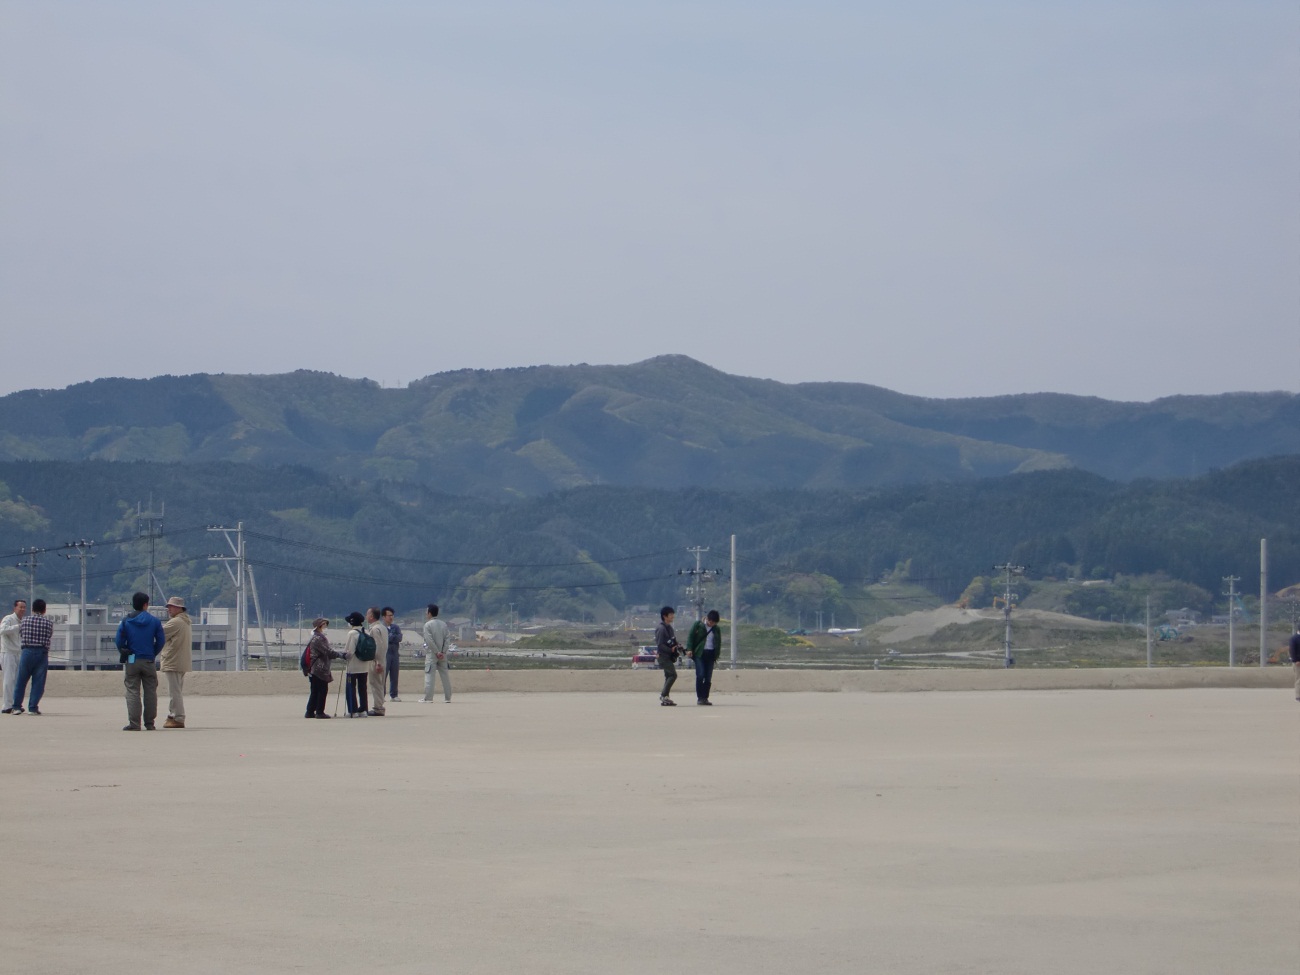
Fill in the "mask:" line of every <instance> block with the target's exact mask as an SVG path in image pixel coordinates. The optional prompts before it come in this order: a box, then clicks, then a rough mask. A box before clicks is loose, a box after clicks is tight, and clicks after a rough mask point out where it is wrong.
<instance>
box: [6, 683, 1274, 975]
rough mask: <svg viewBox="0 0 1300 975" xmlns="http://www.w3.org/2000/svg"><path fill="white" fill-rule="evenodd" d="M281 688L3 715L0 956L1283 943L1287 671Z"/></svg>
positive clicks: (768, 956)
mask: <svg viewBox="0 0 1300 975" xmlns="http://www.w3.org/2000/svg"><path fill="white" fill-rule="evenodd" d="M687 696H689V695H687ZM683 699H685V698H683ZM331 703H332V699H331ZM301 706H302V701H301V698H299V697H294V698H289V697H274V696H262V697H223V696H217V697H210V698H195V699H194V700H192V701H191V706H190V712H191V713H190V724H191V727H189V728H187V729H185V730H184V731H159V732H155V733H139V734H125V733H123V732H121V731H119V730H117V729H118V728H120V726H121V725H122V724H123V723H124V714H123V711H124V708H123V705H122V702H121V701H120V700H117V699H113V698H104V697H82V698H59V697H55V698H50V699H47V701H46V708H45V709H46V711H47V714H46V715H45V716H42V717H30V716H21V717H8V716H0V784H2V788H3V798H2V799H0V835H3V836H4V837H5V842H6V848H5V852H6V866H7V874H8V880H9V882H8V883H7V884H6V885H5V886H4V888H3V890H4V893H3V895H0V898H2V899H0V905H2V906H0V944H3V945H4V946H5V957H6V959H7V964H6V969H7V970H12V971H21V972H27V973H45V972H51V973H52V972H59V973H67V972H94V973H97V975H111V973H119V972H121V973H126V972H131V973H136V972H164V973H167V972H176V973H189V972H214V973H215V972H222V973H230V972H241V973H243V972H296V971H305V972H344V971H351V972H417V971H418V972H426V971H442V972H456V973H478V972H529V973H533V972H548V973H549V972H555V973H560V972H565V973H568V972H592V973H596V972H600V973H609V972H632V973H642V972H644V973H652V972H653V973H661V972H679V971H683V970H691V971H701V972H751V973H767V972H772V973H781V975H790V973H803V972H846V973H847V972H853V973H862V972H879V973H910V972H915V973H927V975H929V973H958V972H960V973H999V975H1006V973H1021V972H1023V973H1034V975H1043V973H1065V975H1069V973H1079V975H1083V973H1087V975H1096V973H1112V972H1123V973H1155V972H1161V973H1163V972H1168V973H1178V975H1189V973H1191V975H1195V973H1211V972H1213V973H1216V975H1217V973H1223V972H1251V973H1274V972H1278V973H1282V972H1285V973H1287V975H1294V973H1295V972H1296V971H1297V969H1298V968H1300V938H1298V937H1297V933H1296V922H1295V912H1296V905H1297V903H1300V827H1298V825H1297V814H1298V813H1300V756H1298V753H1297V743H1298V741H1300V739H1298V738H1297V733H1296V732H1297V720H1300V706H1298V705H1297V704H1296V702H1295V700H1294V699H1293V695H1292V694H1291V693H1290V692H1289V689H1288V690H1258V689H1191V690H1162V691H1150V690H1130V691H1124V692H1115V691H1077V690H1076V691H1032V690H1021V691H986V692H983V693H978V694H974V693H945V692H937V693H932V694H852V693H847V694H808V693H791V694H731V695H723V696H722V697H720V698H719V700H718V704H717V706H715V707H713V708H707V709H706V708H698V707H695V706H694V705H685V706H682V707H678V708H675V709H668V708H660V707H657V706H656V704H655V701H654V697H653V695H645V694H639V695H633V694H615V693H597V692H589V693H583V694H511V693H500V692H497V693H493V692H484V693H479V694H466V695H463V696H459V697H457V699H456V700H455V701H454V702H453V703H452V704H451V705H444V704H441V703H438V704H434V705H420V704H417V703H414V702H411V703H406V702H403V703H401V704H395V705H393V706H391V707H390V709H389V717H386V718H367V719H364V720H361V721H347V720H342V719H340V720H335V721H304V720H303V719H302V717H301V713H302V712H301ZM10 966H12V967H10Z"/></svg>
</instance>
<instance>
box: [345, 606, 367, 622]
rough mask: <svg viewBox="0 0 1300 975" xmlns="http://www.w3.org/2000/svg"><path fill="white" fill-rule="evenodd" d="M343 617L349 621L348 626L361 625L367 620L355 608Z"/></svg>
mask: <svg viewBox="0 0 1300 975" xmlns="http://www.w3.org/2000/svg"><path fill="white" fill-rule="evenodd" d="M343 618H344V619H345V620H347V621H348V626H360V625H361V624H362V623H364V622H365V621H366V618H365V617H364V616H362V615H361V614H360V613H358V612H356V611H355V610H354V611H352V612H351V613H348V615H347V616H345V617H343Z"/></svg>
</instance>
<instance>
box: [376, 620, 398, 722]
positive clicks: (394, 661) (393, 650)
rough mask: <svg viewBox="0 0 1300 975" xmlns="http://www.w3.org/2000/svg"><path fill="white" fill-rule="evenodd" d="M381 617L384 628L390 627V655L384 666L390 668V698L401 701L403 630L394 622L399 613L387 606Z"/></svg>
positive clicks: (386, 658) (385, 659)
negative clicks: (399, 674)
mask: <svg viewBox="0 0 1300 975" xmlns="http://www.w3.org/2000/svg"><path fill="white" fill-rule="evenodd" d="M379 615H380V618H381V619H383V621H384V626H386V627H388V655H387V656H386V657H385V658H384V666H386V667H387V668H388V698H389V700H391V701H400V700H401V698H400V697H398V696H397V677H398V671H400V670H401V667H402V628H401V627H400V626H398V625H397V623H396V621H395V620H394V617H395V616H396V615H397V613H396V611H395V610H394V609H393V607H391V606H385V607H384V608H383V609H382V610H381V611H380V614H379Z"/></svg>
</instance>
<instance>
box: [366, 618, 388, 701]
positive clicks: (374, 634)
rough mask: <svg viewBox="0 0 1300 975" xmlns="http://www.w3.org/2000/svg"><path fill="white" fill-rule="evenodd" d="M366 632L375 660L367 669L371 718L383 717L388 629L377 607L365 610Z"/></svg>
mask: <svg viewBox="0 0 1300 975" xmlns="http://www.w3.org/2000/svg"><path fill="white" fill-rule="evenodd" d="M366 632H367V633H369V634H370V638H371V639H372V640H374V641H375V659H374V661H373V662H372V663H371V665H370V667H369V674H370V677H369V680H370V711H369V714H370V716H371V717H372V718H382V717H383V716H384V662H385V660H386V658H387V656H388V627H387V626H386V625H384V621H383V620H382V619H381V618H380V613H379V607H378V606H371V607H370V608H369V609H368V610H366Z"/></svg>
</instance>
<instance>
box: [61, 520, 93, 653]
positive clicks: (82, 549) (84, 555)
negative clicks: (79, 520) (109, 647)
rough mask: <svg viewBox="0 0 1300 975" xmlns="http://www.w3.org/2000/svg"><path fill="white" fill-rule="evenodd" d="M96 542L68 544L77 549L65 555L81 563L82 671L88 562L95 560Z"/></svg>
mask: <svg viewBox="0 0 1300 975" xmlns="http://www.w3.org/2000/svg"><path fill="white" fill-rule="evenodd" d="M94 544H95V543H94V542H88V541H86V540H85V539H84V538H83V539H80V540H79V541H75V542H68V548H71V549H75V550H76V551H74V552H73V553H72V554H71V555H68V554H66V553H65V554H64V556H63V557H64V558H65V559H77V560H78V561H79V562H80V563H81V616H80V625H79V627H78V629H79V631H80V635H79V637H78V639H80V641H81V670H82V672H83V673H84V672H85V670H86V560H87V559H93V558H94V557H95V554H94V553H93V552H91V551H90V549H91V548H93V547H94Z"/></svg>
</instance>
